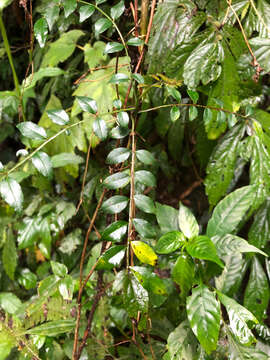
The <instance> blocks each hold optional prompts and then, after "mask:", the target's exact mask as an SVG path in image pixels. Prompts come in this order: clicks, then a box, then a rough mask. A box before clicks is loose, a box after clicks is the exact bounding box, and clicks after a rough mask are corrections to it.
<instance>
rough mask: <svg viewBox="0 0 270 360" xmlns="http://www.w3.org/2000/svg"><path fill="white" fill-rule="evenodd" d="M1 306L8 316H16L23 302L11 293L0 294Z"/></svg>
mask: <svg viewBox="0 0 270 360" xmlns="http://www.w3.org/2000/svg"><path fill="white" fill-rule="evenodd" d="M0 306H1V308H3V309H4V310H5V311H6V312H7V313H8V314H14V313H16V311H17V310H18V309H19V308H20V307H21V306H22V302H21V300H20V299H19V298H18V297H17V296H16V295H15V294H13V293H11V292H0Z"/></svg>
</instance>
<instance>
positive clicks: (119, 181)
mask: <svg viewBox="0 0 270 360" xmlns="http://www.w3.org/2000/svg"><path fill="white" fill-rule="evenodd" d="M129 181H130V175H129V170H127V171H122V172H118V173H115V174H113V175H110V176H108V177H106V179H105V180H104V182H103V185H104V186H105V187H106V188H108V189H112V190H116V189H121V188H123V187H125V186H126V185H128V184H129Z"/></svg>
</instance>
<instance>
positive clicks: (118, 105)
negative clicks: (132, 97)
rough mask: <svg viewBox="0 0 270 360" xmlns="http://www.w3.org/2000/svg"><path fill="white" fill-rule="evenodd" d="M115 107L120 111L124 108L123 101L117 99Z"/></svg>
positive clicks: (114, 103) (114, 101)
mask: <svg viewBox="0 0 270 360" xmlns="http://www.w3.org/2000/svg"><path fill="white" fill-rule="evenodd" d="M113 106H114V107H115V108H116V109H117V110H120V109H121V107H122V101H121V100H120V99H115V100H113Z"/></svg>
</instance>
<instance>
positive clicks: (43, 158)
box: [31, 151, 53, 179]
mask: <svg viewBox="0 0 270 360" xmlns="http://www.w3.org/2000/svg"><path fill="white" fill-rule="evenodd" d="M31 160H32V163H33V165H34V167H35V168H36V169H37V171H39V172H40V173H41V174H42V175H43V176H45V177H48V178H49V179H51V178H52V175H53V172H52V162H51V159H50V157H49V156H48V155H47V154H46V153H45V152H43V151H38V152H37V153H36V154H35V155H34V156H33V157H32V159H31Z"/></svg>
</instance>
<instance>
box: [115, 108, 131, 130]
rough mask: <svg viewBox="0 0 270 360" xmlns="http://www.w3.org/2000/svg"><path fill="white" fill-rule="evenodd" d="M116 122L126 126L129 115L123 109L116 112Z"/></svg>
mask: <svg viewBox="0 0 270 360" xmlns="http://www.w3.org/2000/svg"><path fill="white" fill-rule="evenodd" d="M117 122H118V124H119V125H120V126H121V127H123V128H126V127H128V124H129V116H128V113H127V112H125V111H121V112H119V113H118V114H117Z"/></svg>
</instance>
